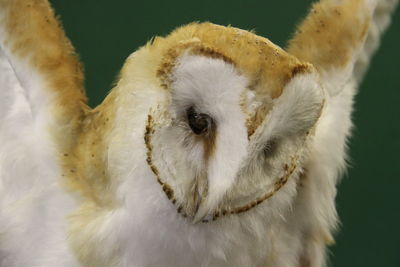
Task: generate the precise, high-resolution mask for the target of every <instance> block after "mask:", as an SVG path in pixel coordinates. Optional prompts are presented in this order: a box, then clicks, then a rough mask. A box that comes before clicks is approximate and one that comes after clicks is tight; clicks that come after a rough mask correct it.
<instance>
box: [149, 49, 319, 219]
mask: <svg viewBox="0 0 400 267" xmlns="http://www.w3.org/2000/svg"><path fill="white" fill-rule="evenodd" d="M224 58H225V57H224V56H220V57H214V58H213V57H210V56H208V55H206V54H203V55H201V54H191V53H190V51H188V50H186V51H184V52H183V53H182V54H180V55H179V56H178V57H177V58H176V59H175V60H176V61H175V62H174V64H173V65H174V66H173V67H172V68H171V72H170V73H169V74H168V80H169V84H168V90H169V92H170V94H168V95H167V97H166V99H165V101H164V102H163V103H162V104H158V105H157V106H156V107H153V108H152V109H151V110H150V112H149V114H148V119H147V125H146V133H145V141H146V142H145V143H146V148H147V162H148V164H149V165H150V168H151V169H152V171H153V173H154V175H155V176H156V179H157V180H158V183H159V184H160V186H161V187H162V189H163V190H164V192H165V193H166V195H167V197H168V198H169V199H170V200H171V201H172V203H173V204H174V205H176V209H177V210H178V212H180V213H181V214H182V215H184V216H187V217H189V218H191V219H193V220H194V221H196V222H197V221H199V220H203V221H208V220H210V219H216V218H217V217H219V216H223V215H226V214H233V213H241V212H244V211H247V210H249V209H251V208H252V207H255V206H256V205H258V204H261V203H262V202H263V201H264V200H267V199H268V198H270V197H272V195H273V194H275V193H277V191H279V189H280V188H281V187H282V186H284V185H285V184H286V183H287V181H288V180H289V179H292V180H296V179H297V178H296V177H292V176H298V173H299V172H300V171H301V163H302V162H303V161H304V159H305V156H306V153H307V144H308V142H309V139H310V135H311V131H312V127H313V126H314V125H315V123H316V121H317V118H318V117H319V115H320V113H321V109H322V104H323V92H322V89H321V87H320V85H319V84H318V80H317V76H316V75H314V74H313V73H306V74H299V75H296V76H294V77H293V78H292V79H291V81H289V82H288V83H287V84H286V86H285V87H284V89H283V90H282V94H281V95H280V96H279V97H277V98H275V99H273V98H272V97H271V96H269V95H268V94H265V95H258V94H257V92H254V89H252V88H251V81H250V80H249V79H248V77H246V75H243V74H242V73H241V71H240V70H238V69H237V68H236V67H235V65H234V63H232V62H230V61H227V60H224ZM259 113H261V114H262V115H264V118H258V117H257V116H260V114H259ZM256 123H257V124H258V125H256V127H255V126H254V124H256ZM252 127H255V129H253V128H252Z"/></svg>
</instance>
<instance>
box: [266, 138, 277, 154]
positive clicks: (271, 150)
mask: <svg viewBox="0 0 400 267" xmlns="http://www.w3.org/2000/svg"><path fill="white" fill-rule="evenodd" d="M277 147H278V140H277V139H271V140H269V141H268V142H267V143H266V144H265V146H264V148H263V154H264V157H266V158H267V157H271V156H273V155H274V154H275V153H276V150H277Z"/></svg>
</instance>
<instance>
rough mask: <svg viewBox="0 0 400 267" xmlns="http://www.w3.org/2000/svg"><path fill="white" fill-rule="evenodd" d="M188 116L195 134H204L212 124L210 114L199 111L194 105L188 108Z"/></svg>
mask: <svg viewBox="0 0 400 267" xmlns="http://www.w3.org/2000/svg"><path fill="white" fill-rule="evenodd" d="M186 116H187V119H188V123H189V126H190V128H191V129H192V131H193V132H194V133H195V134H202V133H205V132H207V130H208V129H209V128H210V126H211V124H212V119H211V117H210V116H208V115H207V114H204V113H197V112H196V111H195V110H194V108H193V107H190V108H188V109H187V110H186Z"/></svg>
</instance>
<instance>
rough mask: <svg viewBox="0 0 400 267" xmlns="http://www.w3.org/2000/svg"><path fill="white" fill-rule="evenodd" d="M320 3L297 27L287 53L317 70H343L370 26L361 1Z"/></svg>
mask: <svg viewBox="0 0 400 267" xmlns="http://www.w3.org/2000/svg"><path fill="white" fill-rule="evenodd" d="M339 2H340V3H335V1H320V2H319V3H316V4H314V6H313V8H312V11H311V13H310V15H308V16H307V18H306V19H305V20H304V21H303V23H302V24H300V26H299V27H298V30H297V32H296V34H295V36H294V38H293V39H292V40H291V41H290V42H289V47H288V51H289V53H291V54H293V55H295V56H296V57H298V58H299V59H300V60H304V61H306V62H311V63H312V64H313V65H314V66H315V67H316V68H317V69H319V70H321V69H323V70H329V69H330V68H343V67H344V66H345V65H346V64H348V63H349V62H350V60H351V57H352V55H353V54H354V51H355V50H356V49H357V48H358V47H359V45H361V44H362V42H363V40H364V38H365V36H366V33H367V30H368V26H369V19H370V18H369V17H368V15H366V14H368V12H367V11H366V7H365V3H364V1H363V0H354V1H339Z"/></svg>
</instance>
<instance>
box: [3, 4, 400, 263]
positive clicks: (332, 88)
mask: <svg viewBox="0 0 400 267" xmlns="http://www.w3.org/2000/svg"><path fill="white" fill-rule="evenodd" d="M396 4H397V1H394V0H380V1H377V0H344V1H333V0H321V1H320V3H317V4H315V5H314V7H313V9H312V11H311V12H310V15H309V16H308V17H307V18H306V19H305V21H304V22H303V23H302V25H301V26H300V27H299V31H298V33H297V34H296V35H295V37H294V38H293V39H292V41H291V42H290V45H289V47H288V49H287V51H288V52H285V51H284V50H282V49H281V48H279V47H277V46H275V45H274V44H272V43H271V42H270V41H268V40H267V39H265V38H262V37H259V36H256V35H254V34H253V33H250V32H247V31H243V30H239V29H236V28H233V27H222V26H218V25H214V24H210V23H202V24H196V23H194V24H190V25H188V26H185V27H182V28H179V29H177V30H176V31H174V32H173V33H172V34H171V35H169V36H167V37H165V38H161V37H157V38H155V39H154V40H153V41H152V42H151V43H149V44H147V45H146V46H144V47H142V48H141V49H139V50H138V51H136V52H135V53H133V54H132V55H131V56H130V57H129V58H128V59H127V61H126V63H125V65H124V67H123V69H122V71H121V75H120V79H119V81H118V83H117V85H116V87H115V88H114V89H113V90H112V92H111V93H110V95H109V96H108V97H107V98H106V100H105V101H104V102H103V103H102V104H101V105H100V106H99V107H97V108H96V109H94V110H91V109H90V108H88V107H87V106H86V104H85V103H86V102H85V101H86V100H85V96H84V93H83V89H82V73H81V70H80V65H79V62H78V61H77V59H76V58H75V56H74V54H73V49H72V47H71V45H70V43H69V41H68V39H66V37H65V36H64V33H63V31H62V30H61V29H60V27H59V25H58V22H57V21H56V20H55V19H54V14H53V12H52V10H51V8H50V7H49V4H48V2H47V1H46V0H29V1H22V0H13V1H11V0H0V47H1V51H0V52H1V54H0V83H1V88H0V99H1V103H2V104H1V106H0V144H1V146H0V266H4V267H6V266H7V267H8V266H41V267H43V266H68V267H70V266H96V267H97V266H277V267H284V266H288V267H289V266H299V267H303V266H313V267H314V266H315V267H318V266H324V264H325V247H326V245H327V244H330V243H331V242H333V237H332V232H333V231H334V230H335V227H336V224H337V215H336V210H335V204H334V199H335V195H336V182H337V179H338V177H339V175H340V172H341V171H342V170H343V169H344V167H345V157H346V156H345V148H346V138H347V137H348V136H349V131H350V128H351V119H350V116H351V109H352V99H353V96H354V94H355V89H356V87H357V84H358V83H359V82H360V80H361V78H362V75H363V73H364V72H365V70H366V67H367V64H368V62H369V60H370V58H371V56H372V54H373V52H374V51H375V49H376V48H377V46H378V42H379V37H380V35H381V34H382V32H383V31H384V30H385V29H386V27H387V26H388V24H389V21H390V13H391V12H392V11H393V10H394V8H395V6H396ZM17 11H18V12H17ZM378 11H379V12H378Z"/></svg>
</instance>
